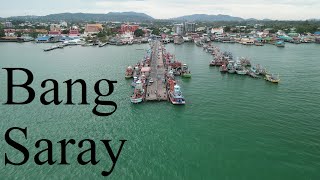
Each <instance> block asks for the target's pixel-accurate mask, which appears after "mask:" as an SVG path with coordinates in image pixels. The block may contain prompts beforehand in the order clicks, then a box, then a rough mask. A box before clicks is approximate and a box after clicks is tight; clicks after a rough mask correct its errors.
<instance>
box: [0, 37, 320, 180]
mask: <svg viewBox="0 0 320 180" xmlns="http://www.w3.org/2000/svg"><path fill="white" fill-rule="evenodd" d="M216 45H217V46H219V47H220V48H221V49H222V50H224V51H230V52H232V53H233V54H234V56H235V57H237V56H239V57H241V56H245V57H249V58H250V59H252V62H253V63H254V64H261V65H264V66H265V67H267V68H268V69H269V71H271V72H273V73H276V74H278V73H279V74H280V78H281V83H280V84H278V85H276V84H272V83H269V82H266V81H264V80H263V79H252V78H250V77H246V76H245V77H244V76H238V75H229V74H221V73H220V72H219V70H218V68H210V67H209V66H208V64H209V61H210V60H211V59H212V56H211V55H209V54H207V53H205V52H204V51H203V50H202V48H199V47H196V46H195V45H194V44H187V43H186V44H183V45H180V46H175V45H173V44H169V45H167V46H166V48H167V50H168V51H170V52H171V53H174V54H175V55H176V58H177V59H178V60H181V61H183V62H185V63H187V64H188V65H189V67H190V69H191V72H192V78H191V79H188V80H186V79H180V78H178V83H179V84H180V85H181V87H182V91H183V94H184V96H185V98H186V102H187V104H186V105H185V106H173V105H171V104H170V103H168V102H159V103H158V102H155V103H143V104H139V105H132V104H130V100H129V96H130V95H131V94H132V92H133V89H132V88H131V87H130V84H131V81H130V80H125V78H124V72H125V69H126V67H127V66H129V65H132V64H135V63H136V62H138V61H140V60H141V59H142V58H143V56H144V55H145V53H146V51H145V50H146V49H148V48H149V47H148V45H147V44H145V45H133V46H122V47H117V46H106V47H103V48H98V47H66V48H64V49H58V50H54V51H51V52H43V50H42V49H44V48H45V47H48V46H50V45H48V44H33V43H24V44H16V43H0V67H1V68H4V67H24V68H28V69H30V70H31V71H32V72H33V74H34V82H33V84H32V87H33V88H34V89H35V90H36V99H35V100H34V102H33V103H31V104H28V105H24V106H5V105H2V104H1V105H0V132H1V137H2V138H1V139H0V142H1V159H0V163H1V164H0V165H1V167H0V172H1V173H0V176H1V177H0V178H1V179H117V180H118V179H221V180H222V179H223V180H248V179H266V180H270V179H281V180H284V179H288V180H304V179H305V180H318V179H320V173H319V169H320V168H319V167H320V45H317V44H301V45H294V44H286V47H285V48H277V47H275V46H271V45H266V46H264V47H255V46H243V45H239V44H216ZM140 49H145V50H140ZM6 78H7V77H6V71H5V70H1V71H0V102H1V103H3V102H4V101H5V100H6V94H7V92H6V83H7V81H6ZM25 78H26V77H25V76H24V74H21V73H19V74H17V75H16V76H15V82H23V81H25ZM49 78H51V79H56V80H57V81H58V82H59V83H60V87H59V90H60V92H59V96H60V98H61V100H64V101H66V87H65V85H64V84H63V83H62V82H63V81H65V80H68V79H74V80H75V79H84V80H86V82H87V84H88V101H89V102H90V103H91V104H90V105H89V106H86V105H77V106H65V105H59V106H54V105H49V106H44V105H42V104H40V103H39V96H40V95H41V93H43V92H44V91H45V90H44V89H42V88H41V86H40V84H41V82H42V81H43V80H45V79H49ZM100 79H110V80H116V81H118V83H117V84H116V85H115V91H114V93H113V94H112V95H111V96H109V97H107V98H106V99H107V100H112V101H115V102H116V103H117V105H118V109H117V111H116V112H115V113H114V114H113V115H112V116H109V117H98V116H96V115H94V114H93V113H92V112H91V111H92V108H93V107H94V105H95V104H94V99H95V98H96V97H97V95H96V94H95V92H94V89H93V86H94V84H95V82H96V81H98V80H100ZM104 88H105V89H107V87H104ZM14 96H15V98H17V99H23V98H25V96H26V94H25V92H24V91H20V90H17V91H15V94H14ZM78 96H80V93H79V90H75V92H74V100H75V101H77V100H79V99H80V98H79V97H78ZM10 127H22V128H24V127H28V140H25V138H24V137H23V135H22V134H21V133H13V134H12V138H14V139H15V140H17V141H18V142H20V143H21V144H23V145H24V146H26V147H27V148H28V149H29V151H30V159H29V161H28V163H26V164H25V165H23V166H19V167H16V166H10V165H8V166H4V153H7V154H8V155H9V156H10V158H12V159H15V160H17V161H19V160H21V159H22V158H23V156H22V154H21V153H20V152H18V151H16V150H14V149H13V148H12V147H10V146H8V145H7V144H6V143H5V141H4V133H5V131H6V130H7V129H8V128H10ZM43 138H47V139H50V140H51V141H52V142H53V145H54V151H53V153H54V159H55V160H57V161H58V162H59V160H60V149H59V147H60V146H59V145H58V144H57V143H56V142H57V141H60V140H62V139H71V138H72V139H75V140H76V141H77V142H78V141H80V140H82V139H93V140H95V141H96V142H97V149H98V150H97V158H98V159H100V163H99V164H97V165H95V166H93V165H87V166H81V165H79V164H78V163H77V155H78V153H79V152H81V149H79V148H78V147H77V146H76V145H75V146H69V147H68V149H67V150H68V151H67V157H68V161H69V163H70V165H67V166H59V165H52V166H49V165H43V166H38V165H36V164H35V163H34V162H33V155H34V154H35V153H37V152H38V151H39V149H36V148H35V147H34V143H35V142H36V141H37V140H39V139H43ZM101 139H110V140H112V147H113V148H114V151H115V150H117V149H118V148H119V145H120V143H119V140H120V139H126V140H128V141H127V142H126V143H125V145H124V147H123V150H122V152H121V155H120V157H119V160H118V162H117V164H116V166H115V169H114V171H113V173H112V174H111V175H110V176H109V177H107V178H106V177H103V176H101V171H103V170H109V169H110V168H111V159H110V158H109V157H108V156H107V154H106V151H105V149H104V146H103V145H102V144H101V143H99V142H98V141H99V140H101ZM41 147H42V148H45V146H44V145H42V146H41ZM86 147H88V146H86ZM40 149H41V148H40Z"/></svg>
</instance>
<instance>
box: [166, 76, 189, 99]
mask: <svg viewBox="0 0 320 180" xmlns="http://www.w3.org/2000/svg"><path fill="white" fill-rule="evenodd" d="M169 86H170V87H169V91H168V93H169V99H170V101H171V103H172V104H174V105H184V104H186V101H185V99H184V97H183V95H182V92H181V90H180V86H179V85H177V84H176V82H175V81H174V80H172V79H170V80H169Z"/></svg>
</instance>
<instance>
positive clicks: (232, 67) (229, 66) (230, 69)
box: [227, 61, 236, 74]
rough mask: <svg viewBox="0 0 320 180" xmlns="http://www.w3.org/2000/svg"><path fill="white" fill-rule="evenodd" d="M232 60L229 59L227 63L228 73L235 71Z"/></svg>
mask: <svg viewBox="0 0 320 180" xmlns="http://www.w3.org/2000/svg"><path fill="white" fill-rule="evenodd" d="M234 63H235V62H234V61H229V64H228V65H227V68H228V73H230V74H234V73H236V68H235V67H234Z"/></svg>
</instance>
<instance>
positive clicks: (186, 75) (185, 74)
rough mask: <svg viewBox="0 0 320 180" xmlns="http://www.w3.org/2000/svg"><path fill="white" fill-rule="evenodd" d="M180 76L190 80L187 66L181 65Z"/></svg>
mask: <svg viewBox="0 0 320 180" xmlns="http://www.w3.org/2000/svg"><path fill="white" fill-rule="evenodd" d="M181 76H182V77H184V78H191V71H190V70H189V67H188V65H187V64H183V65H182V72H181Z"/></svg>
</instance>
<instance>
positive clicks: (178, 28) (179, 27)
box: [173, 24, 184, 35]
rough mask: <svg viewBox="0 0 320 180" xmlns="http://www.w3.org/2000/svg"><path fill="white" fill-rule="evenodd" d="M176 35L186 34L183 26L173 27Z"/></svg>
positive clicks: (176, 25)
mask: <svg viewBox="0 0 320 180" xmlns="http://www.w3.org/2000/svg"><path fill="white" fill-rule="evenodd" d="M173 28H174V29H173V31H174V33H176V34H178V35H183V34H184V25H183V24H175V25H174V27H173Z"/></svg>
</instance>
